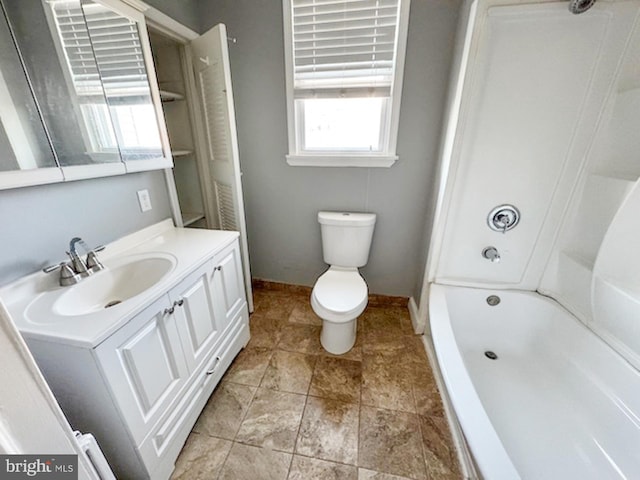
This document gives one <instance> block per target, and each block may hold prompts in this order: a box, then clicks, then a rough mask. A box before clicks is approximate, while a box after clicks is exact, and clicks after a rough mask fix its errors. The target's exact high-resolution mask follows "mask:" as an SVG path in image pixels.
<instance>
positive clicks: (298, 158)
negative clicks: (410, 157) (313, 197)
mask: <svg viewBox="0 0 640 480" xmlns="http://www.w3.org/2000/svg"><path fill="white" fill-rule="evenodd" d="M286 158H287V163H288V164H289V165H291V166H294V167H386V168H388V167H391V166H392V165H393V164H394V163H396V161H397V160H398V156H397V155H287V156H286Z"/></svg>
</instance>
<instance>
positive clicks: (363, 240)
mask: <svg viewBox="0 0 640 480" xmlns="http://www.w3.org/2000/svg"><path fill="white" fill-rule="evenodd" d="M318 222H319V223H320V230H321V231H322V253H323V256H324V261H325V263H328V264H329V265H333V266H336V267H348V268H359V267H362V266H364V265H366V264H367V260H368V259H369V247H371V238H372V237H373V227H374V226H375V224H376V214H375V213H348V212H318Z"/></svg>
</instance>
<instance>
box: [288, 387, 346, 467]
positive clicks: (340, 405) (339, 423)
mask: <svg viewBox="0 0 640 480" xmlns="http://www.w3.org/2000/svg"><path fill="white" fill-rule="evenodd" d="M358 410H359V408H358V405H356V404H353V403H345V402H340V401H338V400H330V399H326V398H316V397H309V398H308V399H307V405H306V407H305V409H304V415H303V416H302V425H301V426H300V433H299V434H298V440H297V442H296V453H299V454H301V455H305V456H308V457H314V458H319V459H322V460H329V461H335V462H339V463H347V464H351V465H355V463H356V460H357V458H358Z"/></svg>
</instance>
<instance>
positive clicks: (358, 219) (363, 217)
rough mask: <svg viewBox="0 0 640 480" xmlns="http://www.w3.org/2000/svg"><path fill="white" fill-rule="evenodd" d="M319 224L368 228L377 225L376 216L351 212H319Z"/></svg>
mask: <svg viewBox="0 0 640 480" xmlns="http://www.w3.org/2000/svg"><path fill="white" fill-rule="evenodd" d="M318 222H320V223H321V224H323V225H343V226H349V227H368V226H370V225H373V224H375V223H376V214H375V213H351V212H318Z"/></svg>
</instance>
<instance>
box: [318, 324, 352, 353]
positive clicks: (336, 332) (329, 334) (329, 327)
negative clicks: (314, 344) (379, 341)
mask: <svg viewBox="0 0 640 480" xmlns="http://www.w3.org/2000/svg"><path fill="white" fill-rule="evenodd" d="M357 322H358V318H357V317H356V318H354V319H353V320H350V321H348V322H340V323H335V322H331V321H329V320H322V333H321V334H320V343H321V344H322V348H324V349H325V350H326V351H327V352H329V353H332V354H334V355H342V354H343V353H347V352H348V351H349V350H351V349H352V348H353V345H354V344H355V343H356V332H357V329H358V323H357Z"/></svg>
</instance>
